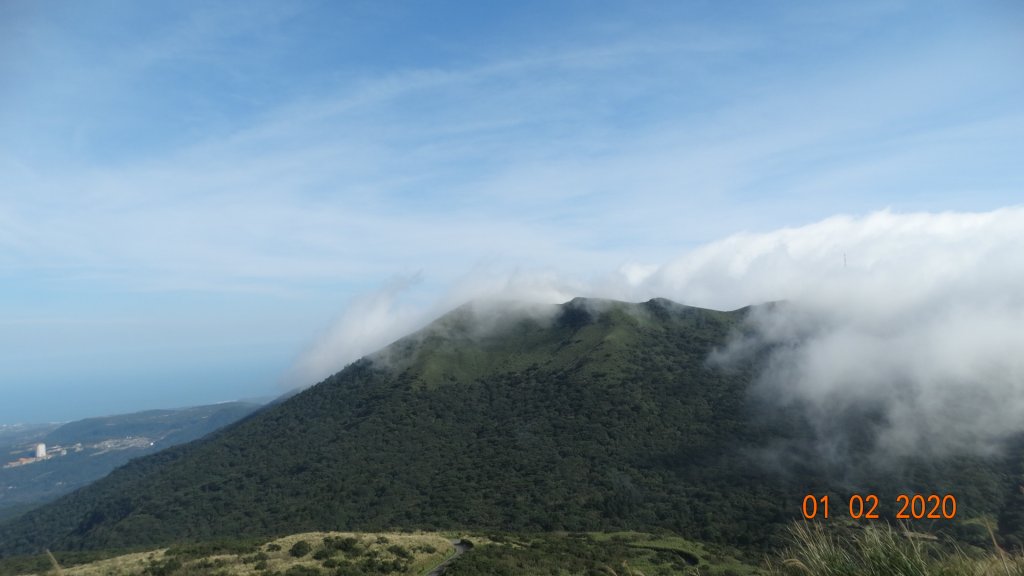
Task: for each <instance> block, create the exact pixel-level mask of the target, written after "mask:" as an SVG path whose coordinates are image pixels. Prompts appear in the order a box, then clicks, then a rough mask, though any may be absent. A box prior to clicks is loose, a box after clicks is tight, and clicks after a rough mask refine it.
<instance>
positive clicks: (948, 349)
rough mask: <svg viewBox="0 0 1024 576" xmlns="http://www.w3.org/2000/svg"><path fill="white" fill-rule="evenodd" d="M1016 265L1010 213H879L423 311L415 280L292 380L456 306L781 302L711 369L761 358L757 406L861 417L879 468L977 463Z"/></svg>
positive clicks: (1012, 354)
mask: <svg viewBox="0 0 1024 576" xmlns="http://www.w3.org/2000/svg"><path fill="white" fill-rule="evenodd" d="M1021 254H1024V208H1021V207H1011V208H1003V209H999V210H994V211H991V212H943V213H906V214H904V213H896V212H892V211H888V210H885V211H881V212H875V213H872V214H869V215H867V216H863V217H852V216H836V217H832V218H828V219H826V220H822V221H820V222H817V223H814V224H811V225H807V226H801V227H797V228H784V229H780V230H776V231H772V232H767V233H761V234H749V233H744V234H737V235H733V236H730V237H728V238H725V239H723V240H720V241H718V242H714V243H711V244H706V245H703V246H700V247H698V248H696V249H693V250H691V251H688V252H686V253H684V254H682V255H681V256H680V257H678V258H676V259H674V260H672V261H670V262H667V263H665V264H662V265H649V264H642V263H638V262H632V263H627V264H623V265H621V266H620V267H619V268H618V269H616V270H614V271H611V272H608V273H606V274H603V275H597V276H593V277H591V278H585V279H581V278H578V277H573V276H567V275H560V274H557V273H554V272H551V271H542V272H530V271H524V270H515V271H512V272H503V271H500V270H494V269H481V270H477V271H475V272H473V273H471V274H468V275H467V276H466V277H464V278H463V279H462V280H460V281H459V282H457V283H455V284H454V285H453V286H451V287H449V289H448V290H447V291H446V292H445V293H444V294H442V295H441V296H440V297H438V298H435V299H434V300H433V301H432V302H429V303H428V304H422V303H421V304H419V305H413V304H410V303H409V302H408V298H407V297H408V296H409V295H410V294H412V295H415V292H416V289H417V288H416V282H415V281H404V282H394V283H392V284H390V285H389V286H387V287H386V288H385V289H382V290H381V291H379V292H376V293H371V294H366V295H364V296H363V297H362V299H359V300H357V301H356V302H355V303H354V304H353V305H352V306H351V307H350V308H349V309H347V310H346V312H345V313H344V314H343V315H342V316H341V319H340V320H339V321H338V322H337V323H336V324H335V325H334V326H333V327H332V328H331V329H330V330H328V332H327V333H326V335H325V336H324V337H323V338H321V339H320V340H319V341H318V342H316V343H315V344H314V345H313V346H311V347H310V349H309V350H308V351H307V352H306V354H305V355H304V356H303V357H302V358H301V359H300V360H299V361H298V362H297V364H296V366H295V368H294V370H293V373H294V375H296V376H301V377H297V378H296V379H295V382H296V383H298V382H302V383H303V384H304V385H308V384H310V383H312V382H316V381H319V380H320V379H322V377H324V376H326V375H327V374H329V373H331V372H333V371H335V370H337V369H339V368H340V367H342V366H344V365H345V364H346V363H348V362H351V361H353V360H355V359H356V358H359V357H361V356H363V355H366V354H370V353H372V352H373V351H374V350H377V349H379V348H381V347H383V346H384V345H386V344H387V343H389V342H392V341H394V340H396V339H398V338H399V337H401V336H403V335H404V334H406V333H409V332H412V331H414V330H415V329H417V328H418V327H420V326H423V325H425V324H426V322H427V321H428V320H430V319H432V318H434V317H436V316H438V315H440V313H441V312H442V311H444V310H448V309H452V308H454V307H456V306H458V305H459V304H462V303H464V302H467V301H472V302H474V303H475V304H474V306H473V308H474V309H475V310H477V314H478V316H479V317H481V318H488V319H490V318H493V317H495V316H494V315H493V314H490V313H488V310H490V309H493V310H497V311H500V310H502V308H503V307H504V306H508V303H509V302H520V303H523V304H520V306H525V305H527V304H534V305H543V304H547V305H551V304H554V303H561V302H567V301H569V300H571V299H572V298H574V297H576V296H581V295H583V296H592V297H598V298H609V299H615V300H624V301H633V302H637V301H645V300H649V299H651V298H657V297H663V298H668V299H670V300H673V301H675V302H679V303H682V304H686V305H693V306H700V307H705V308H710V309H719V310H732V309H736V308H740V307H743V306H747V305H751V304H759V303H764V302H783V303H784V304H781V305H777V306H757V307H755V311H754V313H753V314H751V315H750V316H749V318H748V321H747V329H746V330H744V331H743V333H742V336H737V337H736V338H735V339H734V340H733V341H732V343H731V344H730V345H729V346H727V347H725V348H724V349H722V350H720V351H717V352H716V353H715V355H714V360H715V361H718V362H723V363H726V364H727V363H728V362H730V361H735V360H738V359H741V358H743V357H744V354H745V353H746V352H747V351H750V350H760V349H763V348H769V349H771V350H772V352H771V355H770V358H769V361H768V362H767V363H766V365H765V369H764V370H763V372H761V373H760V375H759V377H758V383H757V392H758V393H759V394H761V395H762V396H764V397H766V398H770V399H771V400H772V401H773V402H775V403H777V404H778V405H779V406H780V407H787V406H798V407H799V408H800V409H801V410H802V411H803V412H804V413H805V414H806V415H807V417H808V418H809V419H810V420H811V421H813V422H816V423H817V425H818V426H819V429H820V431H821V433H822V434H823V435H826V436H827V435H828V434H830V432H829V431H828V423H829V422H831V421H834V420H835V418H836V417H837V415H840V414H842V413H843V412H844V411H846V410H850V409H869V410H871V411H873V412H874V413H875V415H876V420H877V421H878V423H879V426H880V428H879V432H878V437H877V439H876V441H877V448H878V449H879V450H880V451H883V452H885V453H887V454H889V455H893V456H899V455H906V454H912V453H922V454H929V453H935V454H946V453H951V452H953V453H964V452H972V451H981V452H992V451H994V450H997V449H998V447H999V446H1000V444H1001V442H1003V441H1004V440H1006V439H1007V438H1008V437H1010V436H1012V435H1013V434H1015V433H1017V432H1020V431H1021V430H1022V429H1024V426H1022V425H1021V424H1020V423H1021V422H1024V331H1021V330H1020V329H1019V328H1020V326H1022V325H1024V292H1021V291H1020V290H1019V288H1020V287H1021V286H1024V258H1022V257H1021ZM544 309H545V307H542V306H541V307H537V308H536V310H544ZM546 309H548V310H553V309H554V307H550V306H548V307H546ZM538 313H540V314H542V312H538ZM832 443H833V444H835V443H838V444H842V440H841V439H837V440H835V442H832Z"/></svg>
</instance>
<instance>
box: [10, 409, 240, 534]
mask: <svg viewBox="0 0 1024 576" xmlns="http://www.w3.org/2000/svg"><path fill="white" fill-rule="evenodd" d="M259 406H260V405H259V404H255V403H248V402H226V403H222V404H213V405H210V406H196V407H192V408H182V409H177V410H149V411H145V412H137V413H134V414H120V415H116V416H105V417H101V418H87V419H85V420H78V421H75V422H69V423H67V424H63V425H40V426H31V427H17V428H16V427H13V426H8V427H5V433H4V434H3V435H0V460H2V462H0V466H2V465H3V464H6V463H7V462H11V461H17V460H18V459H19V458H24V457H31V456H33V455H34V453H35V446H36V444H37V443H39V442H43V443H45V444H46V445H47V447H48V448H49V451H50V455H49V458H48V459H46V460H42V461H37V462H29V463H27V464H25V465H22V466H17V467H4V468H0V518H4V517H11V516H13V515H16V514H17V513H20V512H22V511H24V510H27V509H29V508H31V507H33V506H36V505H38V504H40V503H42V502H45V501H48V500H52V499H54V498H56V497H58V496H61V495H63V494H67V493H69V492H72V491H74V490H76V489H78V488H80V487H82V486H84V485H86V484H88V483H90V482H93V481H95V480H97V479H99V478H102V477H103V476H106V475H107V474H109V473H110V471H111V470H113V469H114V468H117V467H118V466H120V465H122V464H124V463H126V462H128V461H129V460H131V459H132V458H138V457H139V456H144V455H146V454H152V453H153V452H157V451H159V450H162V449H164V448H168V447H170V446H174V445H176V444H181V443H183V442H190V441H192V440H195V439H197V438H201V437H203V436H205V435H207V434H209V433H210V432H212V431H214V430H216V429H218V428H221V427H223V426H225V425H227V424H230V423H232V422H235V421H236V420H238V419H240V418H242V417H244V416H247V415H248V414H250V413H252V412H253V411H254V410H256V409H257V408H259Z"/></svg>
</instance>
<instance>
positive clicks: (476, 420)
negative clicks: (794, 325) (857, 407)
mask: <svg viewBox="0 0 1024 576" xmlns="http://www.w3.org/2000/svg"><path fill="white" fill-rule="evenodd" d="M747 313H748V311H747V310H746V309H743V310H737V311H734V312H716V311H711V310H703V309H698V308H691V307H686V306H682V305H679V304H675V303H672V302H669V301H666V300H652V301H650V302H646V303H643V304H626V303H621V302H607V301H593V300H585V299H576V300H573V301H572V302H569V303H566V304H564V305H560V306H552V307H548V308H543V309H541V308H536V307H532V308H527V307H520V306H515V305H508V306H504V307H495V306H488V307H477V306H464V307H462V308H459V309H457V310H455V311H454V312H452V313H450V314H448V315H446V316H444V317H442V318H441V319H439V320H438V321H436V322H435V323H433V324H432V325H430V326H428V327H427V328H426V329H424V330H422V331H421V332H419V333H417V334H414V335H411V336H409V337H407V338H404V339H402V340H400V341H398V342H396V343H395V344H393V345H391V346H389V347H388V348H386V349H385V350H383V351H381V352H380V353H378V354H376V355H374V356H372V357H371V358H369V359H364V360H360V361H358V362H356V363H354V364H352V365H350V366H349V367H347V368H346V369H345V370H343V371H341V372H339V373H338V374H336V375H334V376H332V377H330V378H328V379H327V380H325V381H324V382H322V383H320V384H318V385H316V386H314V387H312V388H310V389H308V390H306V391H304V392H302V393H301V394H298V395H296V396H295V397H293V398H290V399H288V400H287V401H285V402H282V403H280V404H278V405H276V406H272V407H269V408H267V409H266V410H263V411H261V412H259V413H257V414H255V415H253V416H252V417H251V418H247V419H245V420H243V421H241V422H239V423H237V424H234V425H232V426H229V427H227V428H225V429H224V430H222V431H221V432H218V433H216V434H213V435H211V436H209V437H207V438H206V439H204V440H202V441H200V442H195V443H191V444H188V445H183V446H178V447H174V448H171V449H168V450H164V451H162V452H160V453H158V454H155V455H152V456H150V457H146V458H141V459H138V460H134V461H132V462H131V463H129V464H128V465H126V466H124V467H122V468H120V469H118V470H116V471H115V472H114V473H112V474H111V475H110V476H109V477H107V478H105V479H103V480H102V481H100V482H97V483H95V484H93V485H91V486H88V487H86V488H85V489H82V490H80V491H78V492H76V493H74V494H71V495H69V496H66V497H64V498H61V499H60V500H58V501H57V502H55V503H53V504H51V505H48V506H46V507H44V508H41V509H39V510H35V511H33V512H30V513H28V514H26V515H25V516H23V517H21V518H19V519H18V520H16V521H14V522H13V523H9V524H7V525H4V526H0V553H2V554H11V553H15V552H24V551H34V550H39V549H40V548H42V547H43V546H47V547H50V548H56V549H72V548H98V547H114V546H125V545H152V544H161V543H166V542H171V541H176V540H199V539H206V538H211V537H224V536H232V537H233V536H244V535H268V534H286V533H294V532H300V531H304V530H319V529H324V530H371V531H372V530H382V529H386V528H424V529H444V528H460V529H488V528H494V529H503V530H568V531H582V530H609V529H637V530H658V529H669V530H672V531H674V532H677V533H679V534H683V535H686V536H688V537H693V538H700V539H706V540H719V541H728V542H730V543H733V544H736V545H740V546H755V545H758V544H759V543H763V541H764V539H765V538H767V537H768V536H769V535H770V534H771V532H772V527H773V526H777V525H779V524H780V523H782V522H786V521H788V520H789V519H792V518H795V517H798V516H799V514H800V512H799V510H800V503H801V501H802V499H803V496H805V495H806V494H807V491H808V490H815V491H817V492H819V493H821V492H824V491H825V490H826V489H829V490H833V498H834V500H838V497H837V496H839V495H841V494H847V495H848V494H849V491H850V489H851V488H850V484H849V480H848V478H843V477H842V475H840V476H835V475H833V474H832V472H834V471H831V470H830V469H829V468H828V467H826V466H824V465H819V463H818V462H816V461H815V460H814V459H813V458H811V457H808V458H806V459H804V460H803V461H800V460H799V459H796V460H795V459H794V458H792V457H791V458H789V459H788V462H790V463H791V464H790V465H789V469H786V470H780V467H779V466H778V465H772V463H771V462H767V459H766V457H765V455H766V454H769V453H770V452H769V451H768V449H769V448H771V449H774V450H778V448H779V446H780V445H784V446H786V447H787V450H788V451H789V452H790V455H791V456H793V455H799V454H800V450H801V446H805V445H806V446H809V445H811V444H812V443H813V442H814V441H815V438H813V437H812V434H811V432H810V428H809V427H808V426H806V425H804V423H803V422H802V421H801V419H800V417H799V414H798V413H796V412H786V411H780V410H776V409H775V408H774V407H772V406H770V405H768V404H764V403H763V402H762V401H755V400H754V398H755V397H756V396H752V395H750V394H748V390H749V387H750V385H751V382H752V380H753V376H754V374H755V373H756V371H757V369H758V366H753V365H749V366H732V367H730V368H729V369H728V370H726V369H723V368H720V367H716V366H713V365H710V364H709V363H708V361H707V359H708V356H709V354H710V353H711V351H712V350H713V349H715V348H716V347H719V346H722V345H723V344H724V343H726V342H727V340H728V338H729V335H730V334H731V333H732V332H733V331H734V330H738V329H741V327H742V325H743V320H744V318H745V315H746V314H747ZM758 357H760V356H758V355H756V354H755V355H753V356H752V358H758ZM752 361H753V360H752ZM866 423H867V422H866V421H865V422H859V421H858V420H857V415H856V414H854V415H851V417H850V421H849V422H848V423H847V424H848V425H849V426H850V427H852V428H860V427H862V426H864V425H866ZM811 453H812V452H808V454H811ZM861 456H863V457H862V458H861V459H860V460H858V461H856V462H854V461H851V464H850V468H851V470H852V469H853V468H856V471H857V472H858V473H860V474H862V475H864V477H867V478H871V479H872V480H871V482H872V484H871V485H864V486H862V487H863V488H864V489H865V490H871V491H874V492H877V493H879V494H880V495H881V496H882V498H883V502H884V506H885V508H886V510H887V511H888V512H889V514H890V515H891V513H892V508H893V506H894V501H895V499H894V495H895V492H896V491H898V490H911V489H916V490H922V491H925V490H927V491H934V492H939V493H945V492H951V491H952V492H954V493H955V494H956V496H957V498H958V500H959V502H960V511H959V516H960V517H961V518H970V517H972V516H976V515H978V514H981V513H988V514H991V515H992V516H993V517H994V516H995V515H996V514H997V513H998V512H999V511H1000V510H1001V509H1003V508H1004V504H1008V503H1010V500H1007V498H1009V497H1010V494H1012V493H1013V492H1014V491H1015V490H1016V486H1015V485H1014V483H1013V482H1012V481H1011V476H1012V475H1013V474H1016V472H1015V471H1014V468H1012V467H1010V466H1009V465H1008V464H1007V463H1006V462H1004V461H1002V460H997V459H992V460H985V459H982V458H980V457H979V458H967V457H962V458H960V459H957V460H950V461H943V462H917V463H913V462H908V463H907V464H906V466H905V467H901V468H898V469H894V470H883V469H878V470H874V471H872V469H871V466H872V462H871V459H870V458H868V457H866V455H863V454H862V455H861ZM794 461H796V462H800V463H799V465H793V464H792V462H794ZM766 464H767V465H766ZM947 524H948V523H947ZM931 526H932V527H933V528H936V527H937V528H943V529H946V528H944V527H946V526H947V525H946V524H941V523H934V522H933V523H932V524H931ZM948 529H950V530H953V531H957V532H958V533H959V534H961V535H965V534H966V535H967V536H970V535H971V532H970V530H972V529H971V528H965V527H963V526H961V525H959V524H958V525H953V526H948ZM977 530H980V531H981V533H982V534H984V528H981V527H977Z"/></svg>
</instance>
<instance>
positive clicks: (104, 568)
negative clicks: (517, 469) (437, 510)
mask: <svg viewBox="0 0 1024 576" xmlns="http://www.w3.org/2000/svg"><path fill="white" fill-rule="evenodd" d="M328 538H334V539H344V538H352V539H355V541H356V547H357V549H358V551H359V554H358V555H357V558H359V559H364V560H365V559H366V558H373V559H374V561H379V562H393V561H396V560H399V561H401V560H402V558H399V555H396V553H395V552H394V551H393V550H398V548H393V547H400V548H401V550H404V551H407V552H408V557H407V558H405V562H404V567H403V569H401V570H400V571H394V572H392V573H393V574H396V575H398V574H402V575H414V576H418V575H420V574H423V573H425V572H426V571H427V570H428V569H429V568H432V567H433V566H436V565H437V564H440V563H441V562H442V561H444V560H445V558H447V557H448V556H449V555H450V554H451V553H452V552H454V548H453V547H452V544H451V541H450V539H449V538H447V537H445V536H443V535H441V534H437V533H422V532H420V533H417V532H413V533H404V532H383V533H357V532H306V533H302V534H292V535H290V536H285V537H283V538H278V539H276V540H271V541H268V542H266V543H264V544H262V545H260V546H259V547H258V549H257V550H255V551H253V552H252V553H244V554H216V555H208V556H204V557H201V558H194V557H179V556H176V555H174V554H173V553H172V554H169V553H168V549H166V548H164V549H159V550H152V551H149V552H139V553H135V554H126V555H124V556H118V557H115V558H110V559H107V560H101V561H98V562H93V563H91V564H84V565H81V566H75V567H73V568H67V569H64V570H63V573H64V574H66V575H67V576H130V575H137V574H143V573H144V572H145V571H146V570H147V568H150V567H154V566H156V567H158V566H162V565H163V566H166V565H168V563H172V562H177V563H180V567H179V568H176V569H174V570H172V571H171V573H172V574H175V575H177V574H181V575H182V576H192V575H195V574H207V573H216V574H224V575H232V576H235V575H237V576H247V575H264V574H267V573H274V572H280V573H284V572H285V571H287V570H288V569H289V568H292V567H293V566H299V565H304V566H309V567H312V568H319V569H321V570H322V571H323V573H324V574H329V573H333V572H334V570H333V569H331V568H329V567H325V566H324V564H325V562H329V560H330V558H323V557H321V558H315V557H314V555H315V554H316V553H317V551H319V550H321V549H324V548H325V546H324V541H325V539H328ZM301 540H305V541H306V542H307V543H309V544H310V547H311V551H310V552H309V553H308V554H306V555H304V556H302V557H299V558H297V557H295V556H292V555H291V554H290V553H289V550H291V548H292V546H294V545H295V544H296V543H297V542H299V541H301ZM401 550H399V552H401ZM333 557H334V558H335V559H336V560H337V561H340V560H338V559H343V558H344V554H341V553H336V554H334V556H333Z"/></svg>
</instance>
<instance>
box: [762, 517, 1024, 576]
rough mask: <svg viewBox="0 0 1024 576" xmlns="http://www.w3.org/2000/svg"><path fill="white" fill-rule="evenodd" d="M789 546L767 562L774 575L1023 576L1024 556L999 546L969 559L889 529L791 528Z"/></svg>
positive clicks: (946, 547)
mask: <svg viewBox="0 0 1024 576" xmlns="http://www.w3.org/2000/svg"><path fill="white" fill-rule="evenodd" d="M790 541H791V545H790V547H789V548H787V549H786V550H784V551H783V552H782V553H781V554H780V555H778V556H777V557H776V558H774V559H770V560H769V561H768V562H767V563H766V569H767V571H768V574H770V575H772V576H1024V555H1019V554H1018V555H1011V554H1008V553H1007V552H1005V551H1004V550H1002V549H1001V548H999V547H998V546H997V545H995V542H994V540H993V545H994V550H993V551H992V552H991V553H989V554H987V555H981V556H969V555H967V554H966V553H964V552H963V551H962V550H961V549H960V548H958V547H956V546H954V545H951V544H945V545H943V544H941V543H939V542H936V541H935V539H934V538H922V537H921V535H920V534H913V533H910V532H907V531H906V530H903V529H900V528H894V527H892V526H889V525H881V526H867V527H865V528H864V529H863V530H861V531H858V532H857V533H855V534H847V535H845V536H841V535H840V534H839V533H838V532H836V531H832V530H829V529H827V528H825V527H824V526H823V525H822V524H820V523H816V522H799V523H797V524H794V525H793V526H792V527H791V529H790Z"/></svg>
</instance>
